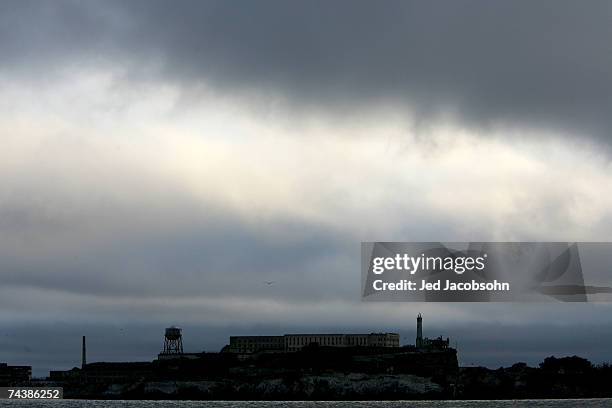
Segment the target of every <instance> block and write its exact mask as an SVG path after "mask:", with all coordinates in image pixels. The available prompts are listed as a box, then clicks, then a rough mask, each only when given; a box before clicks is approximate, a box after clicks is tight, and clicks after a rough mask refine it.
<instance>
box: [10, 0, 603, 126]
mask: <svg viewBox="0 0 612 408" xmlns="http://www.w3.org/2000/svg"><path fill="white" fill-rule="evenodd" d="M1 7H2V8H3V10H2V13H0V15H1V16H2V17H0V27H1V28H0V30H1V31H0V32H1V33H2V35H1V36H0V38H2V40H0V53H2V56H3V59H4V61H5V62H4V64H14V67H17V69H25V70H29V69H31V68H32V67H33V66H35V67H37V68H39V67H43V69H44V70H46V69H49V68H50V67H52V66H53V64H60V65H63V64H71V63H75V61H77V62H79V63H83V61H85V60H89V61H93V62H94V63H95V64H102V63H106V64H119V65H125V66H126V67H127V69H128V74H127V75H128V76H129V77H131V78H132V79H142V78H141V76H142V75H146V74H147V73H149V74H151V72H152V71H158V72H157V73H158V74H160V73H161V74H163V75H164V77H165V78H166V79H168V80H171V81H176V82H178V83H182V84H184V85H186V86H187V88H192V87H193V86H194V84H197V83H199V82H202V83H206V84H208V85H210V86H213V87H218V89H220V90H222V91H236V92H258V93H264V94H278V95H281V96H284V97H287V98H288V100H289V101H290V103H306V105H305V106H308V107H309V108H316V109H321V110H326V109H331V108H333V109H340V110H344V109H353V108H355V107H360V108H363V109H368V107H370V106H372V104H383V105H384V104H397V103H399V104H405V105H406V106H407V107H408V108H409V109H411V110H412V111H414V112H416V113H417V115H418V116H419V117H421V118H427V117H428V116H430V115H436V114H439V113H444V112H448V111H450V112H453V113H454V114H456V115H458V116H459V117H460V118H462V119H464V120H466V121H467V122H468V123H471V124H473V125H487V124H491V123H505V124H508V123H509V124H515V125H518V126H524V125H525V124H530V125H534V124H535V125H540V126H544V127H552V128H555V129H561V130H565V131H568V132H570V133H572V132H573V133H576V134H578V135H583V134H594V135H598V136H605V137H607V136H608V135H609V134H610V129H611V126H612V122H611V120H610V115H609V112H610V111H611V110H612V80H611V79H612V49H611V48H610V46H609V41H607V40H608V39H609V38H611V37H612V24H610V22H611V21H612V7H611V6H610V3H609V2H606V1H593V2H589V4H588V6H587V7H585V6H584V5H583V4H578V3H576V2H571V1H564V2H557V1H550V2H548V1H544V2H537V3H528V2H512V3H491V2H486V1H459V2H452V3H450V4H449V3H448V2H406V1H385V2H384V3H383V4H380V3H377V4H373V3H371V2H367V1H333V2H327V1H312V2H285V1H275V0H273V1H263V2H256V3H255V2H239V3H236V2H229V3H228V2H224V1H207V2H201V1H182V2H179V3H175V2H168V1H146V2H138V1H133V2H127V3H126V2H115V3H103V4H99V3H82V2H69V1H64V2H57V3H53V4H42V5H41V4H40V3H28V2H25V3H24V2H17V3H11V2H3V4H2V6H1ZM48 64H49V65H48Z"/></svg>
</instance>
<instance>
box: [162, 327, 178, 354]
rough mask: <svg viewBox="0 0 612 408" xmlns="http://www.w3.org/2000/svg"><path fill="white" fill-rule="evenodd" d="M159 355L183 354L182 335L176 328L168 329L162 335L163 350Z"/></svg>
mask: <svg viewBox="0 0 612 408" xmlns="http://www.w3.org/2000/svg"><path fill="white" fill-rule="evenodd" d="M161 354H183V335H182V334H181V329H180V328H178V327H174V326H172V327H168V328H167V329H166V333H165V335H164V350H163V351H162V352H161Z"/></svg>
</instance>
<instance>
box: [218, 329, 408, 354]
mask: <svg viewBox="0 0 612 408" xmlns="http://www.w3.org/2000/svg"><path fill="white" fill-rule="evenodd" d="M313 344H316V345H318V346H322V347H399V334H397V333H370V334H315V333H313V334H285V335H284V336H232V337H230V344H229V347H228V349H227V351H228V352H230V353H238V354H249V353H255V352H265V351H269V352H293V351H298V350H300V349H302V348H303V347H305V346H309V345H313Z"/></svg>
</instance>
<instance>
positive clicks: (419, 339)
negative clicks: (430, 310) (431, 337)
mask: <svg viewBox="0 0 612 408" xmlns="http://www.w3.org/2000/svg"><path fill="white" fill-rule="evenodd" d="M415 345H416V347H417V348H422V347H423V317H422V316H421V314H420V313H419V315H418V316H417V336H416V344H415Z"/></svg>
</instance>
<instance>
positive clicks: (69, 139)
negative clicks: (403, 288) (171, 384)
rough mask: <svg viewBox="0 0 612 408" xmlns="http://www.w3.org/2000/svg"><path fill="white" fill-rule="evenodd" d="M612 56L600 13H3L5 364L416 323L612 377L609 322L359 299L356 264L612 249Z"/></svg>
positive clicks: (148, 353) (103, 8)
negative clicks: (457, 249)
mask: <svg viewBox="0 0 612 408" xmlns="http://www.w3.org/2000/svg"><path fill="white" fill-rule="evenodd" d="M610 38H612V3H610V2H609V1H595V0H593V1H589V2H588V3H587V4H584V3H579V2H575V1H574V2H569V1H568V2H562V1H538V2H527V1H515V2H505V3H501V2H489V1H484V0H482V1H453V2H448V1H440V2H436V1H433V2H424V1H421V2H411V1H383V2H371V1H363V2H362V1H302V2H296V1H284V0H278V1H257V2H251V1H233V2H228V1H218V2H217V1H178V2H170V1H135V0H134V1H129V2H125V1H116V2H115V1H104V2H93V1H91V2H86V1H54V2H40V1H32V2H29V1H2V2H0V141H1V149H0V279H1V280H0V282H1V285H0V361H6V362H9V363H11V364H31V365H33V366H34V371H35V374H36V375H46V374H47V373H48V370H49V369H50V368H58V369H59V368H62V369H63V368H70V367H72V366H74V365H78V363H79V359H80V356H79V352H80V350H79V347H80V336H81V335H83V334H86V335H88V336H89V351H90V356H89V361H102V360H106V361H110V360H150V359H151V358H153V357H154V356H155V355H156V354H157V352H159V350H160V349H161V345H162V334H163V329H164V327H166V326H168V325H172V324H176V325H179V326H181V327H184V329H185V331H184V336H185V345H186V348H187V349H189V351H199V350H202V349H206V350H209V351H214V350H218V349H219V348H220V347H221V346H223V344H225V343H226V342H227V337H228V336H229V335H230V334H263V333H271V334H283V333H286V332H298V331H299V332H303V331H366V332H370V331H397V332H399V333H400V334H401V335H402V343H412V342H414V336H415V320H414V319H415V317H416V314H417V312H421V313H423V315H424V331H425V335H426V336H430V337H433V336H437V335H440V334H443V335H445V336H450V337H451V341H452V342H453V344H454V342H455V341H457V343H458V346H459V351H460V355H459V357H460V360H461V362H462V363H463V364H485V365H488V366H493V367H495V366H499V365H501V364H508V363H512V362H516V361H526V362H528V363H530V364H535V363H537V362H539V361H541V360H542V359H543V358H544V357H546V356H548V355H550V354H556V355H566V354H579V355H583V356H586V357H589V358H591V359H592V360H593V361H596V362H601V361H605V360H607V361H610V360H612V349H611V348H610V345H609V344H610V341H609V339H610V336H611V335H612V324H611V318H610V315H611V312H612V309H611V307H609V306H608V305H605V304H599V305H597V304H530V305H512V304H460V305H457V304H411V303H404V304H402V303H392V304H386V303H380V304H373V303H362V302H361V301H360V293H359V292H360V265H359V262H360V255H359V251H360V242H361V241H376V240H380V241H394V240H395V241H482V240H498V241H521V240H557V241H612V237H611V236H610V234H611V231H612V193H611V192H612V166H611V162H610V160H611V159H612V149H610V148H611V147H612V115H611V114H610V113H611V112H612V46H611V45H610V41H609V39H610ZM264 281H274V284H272V285H267V284H265V283H264Z"/></svg>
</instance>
